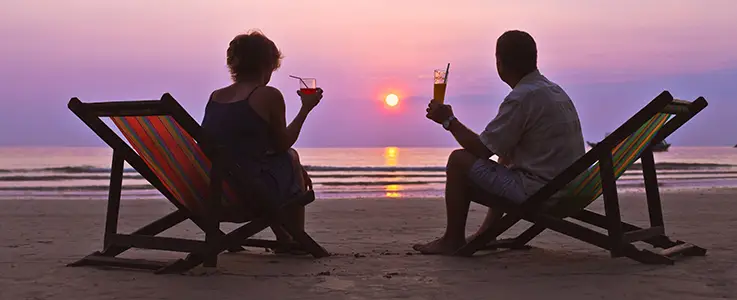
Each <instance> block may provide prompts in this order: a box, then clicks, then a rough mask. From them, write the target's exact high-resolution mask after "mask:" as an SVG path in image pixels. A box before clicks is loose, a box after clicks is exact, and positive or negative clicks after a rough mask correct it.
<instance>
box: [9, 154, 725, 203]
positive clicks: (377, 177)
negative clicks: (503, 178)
mask: <svg viewBox="0 0 737 300" xmlns="http://www.w3.org/2000/svg"><path fill="white" fill-rule="evenodd" d="M297 150H298V152H299V153H300V156H301V159H302V163H303V164H304V165H305V166H306V168H307V170H308V172H309V174H310V175H311V177H312V180H313V183H314V188H315V191H316V193H317V196H318V197H320V198H375V197H390V198H407V197H440V196H442V195H443V188H444V182H445V178H444V169H445V167H444V166H445V162H446V159H447V157H448V155H449V154H450V152H451V151H452V150H453V148H400V147H384V148H321V149H315V148H303V149H297ZM111 154H112V151H111V150H110V149H108V148H0V199H106V196H107V186H108V183H109V170H110V164H111ZM655 160H656V163H657V164H658V173H659V183H660V185H661V188H662V189H688V188H698V187H730V186H737V148H729V147H677V146H672V147H671V148H670V149H669V151H668V152H661V153H656V154H655ZM123 186H124V191H123V197H124V198H127V199H130V198H162V197H163V196H161V194H160V193H158V191H157V190H155V189H153V187H151V186H150V185H149V184H148V183H147V182H146V181H145V180H143V179H142V178H141V177H140V176H139V175H138V174H137V173H136V172H135V170H133V169H131V168H130V167H129V166H126V172H125V176H124V180H123ZM617 186H618V188H619V189H621V190H640V189H642V188H643V183H642V175H641V172H640V170H638V169H637V168H632V169H630V170H628V171H627V172H626V173H625V175H624V176H622V177H621V178H620V179H619V180H618V182H617Z"/></svg>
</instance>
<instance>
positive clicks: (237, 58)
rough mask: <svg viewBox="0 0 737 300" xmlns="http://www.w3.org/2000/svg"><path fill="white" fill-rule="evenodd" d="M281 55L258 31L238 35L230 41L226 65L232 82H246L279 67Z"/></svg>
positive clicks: (272, 43)
mask: <svg viewBox="0 0 737 300" xmlns="http://www.w3.org/2000/svg"><path fill="white" fill-rule="evenodd" d="M281 59H282V54H281V52H280V51H279V49H278V48H277V47H276V44H274V42H272V41H271V40H270V39H269V38H267V37H266V36H265V35H264V34H263V33H261V32H259V31H250V32H248V33H246V34H240V35H238V36H236V37H235V38H233V40H232V41H230V45H229V46H228V51H227V64H228V69H229V70H230V77H231V78H232V79H233V81H242V80H248V79H252V78H255V77H258V76H260V75H261V74H263V73H264V72H273V71H275V70H276V69H278V68H279V66H281Z"/></svg>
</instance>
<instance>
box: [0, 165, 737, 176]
mask: <svg viewBox="0 0 737 300" xmlns="http://www.w3.org/2000/svg"><path fill="white" fill-rule="evenodd" d="M655 165H656V168H657V169H658V170H718V169H730V168H734V167H737V165H730V164H716V163H668V162H664V163H656V164H655ZM641 168H642V167H641V165H640V164H639V163H635V164H633V165H632V166H631V167H630V168H629V169H628V170H632V171H637V170H638V169H641ZM305 169H306V170H307V171H308V172H387V173H393V172H445V166H315V165H306V166H305ZM123 172H124V173H137V172H136V170H135V169H133V168H125V169H123ZM0 173H2V174H23V173H61V174H104V173H110V168H101V167H95V166H85V165H82V166H64V167H48V168H25V169H23V168H21V169H0Z"/></svg>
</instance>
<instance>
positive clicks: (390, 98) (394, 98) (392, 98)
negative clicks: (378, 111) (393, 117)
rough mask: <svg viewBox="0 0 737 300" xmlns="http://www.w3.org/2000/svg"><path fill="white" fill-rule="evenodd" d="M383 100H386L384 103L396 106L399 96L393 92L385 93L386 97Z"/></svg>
mask: <svg viewBox="0 0 737 300" xmlns="http://www.w3.org/2000/svg"><path fill="white" fill-rule="evenodd" d="M384 102H386V105H389V106H397V104H399V97H397V95H395V94H389V95H386V99H384Z"/></svg>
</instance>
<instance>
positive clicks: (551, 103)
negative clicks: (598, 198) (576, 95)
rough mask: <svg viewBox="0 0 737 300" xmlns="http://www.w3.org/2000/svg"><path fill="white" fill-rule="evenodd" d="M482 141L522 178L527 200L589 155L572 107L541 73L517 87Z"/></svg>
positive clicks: (488, 127) (490, 124)
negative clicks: (583, 156) (581, 158)
mask: <svg viewBox="0 0 737 300" xmlns="http://www.w3.org/2000/svg"><path fill="white" fill-rule="evenodd" d="M481 139H482V141H483V142H484V143H485V144H486V145H487V146H488V147H489V148H490V149H491V150H492V151H493V152H494V153H496V154H497V155H499V156H500V157H503V158H504V159H506V160H507V162H509V163H510V169H512V170H514V171H516V172H517V173H519V174H520V176H521V179H522V184H523V186H524V189H525V192H526V193H527V194H528V196H529V195H530V194H532V193H534V192H535V191H537V190H538V189H539V188H540V187H542V186H543V185H544V184H545V183H547V182H548V181H550V180H551V179H553V177H555V176H556V175H558V174H559V173H560V172H562V171H563V170H564V169H565V168H567V167H568V166H570V165H571V164H572V163H573V162H574V161H576V160H577V159H578V158H579V157H581V156H582V155H583V154H584V153H585V146H584V140H583V134H582V132H581V122H580V120H579V118H578V113H577V112H576V108H575V106H574V105H573V102H572V101H571V99H570V97H568V95H567V94H566V93H565V91H563V89H562V88H561V87H560V86H558V85H557V84H555V83H553V82H551V81H549V80H548V79H547V78H545V76H543V75H541V74H540V73H539V72H538V71H534V72H532V73H530V74H528V75H527V76H525V77H524V78H522V80H521V81H520V82H519V83H518V84H517V85H516V86H515V87H514V89H513V90H512V92H510V93H509V95H508V96H507V97H506V98H505V99H504V102H503V103H502V104H501V105H500V107H499V113H498V114H497V117H496V118H495V119H494V120H493V121H492V122H491V123H489V125H488V126H487V128H486V130H485V131H484V132H483V133H482V134H481Z"/></svg>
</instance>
